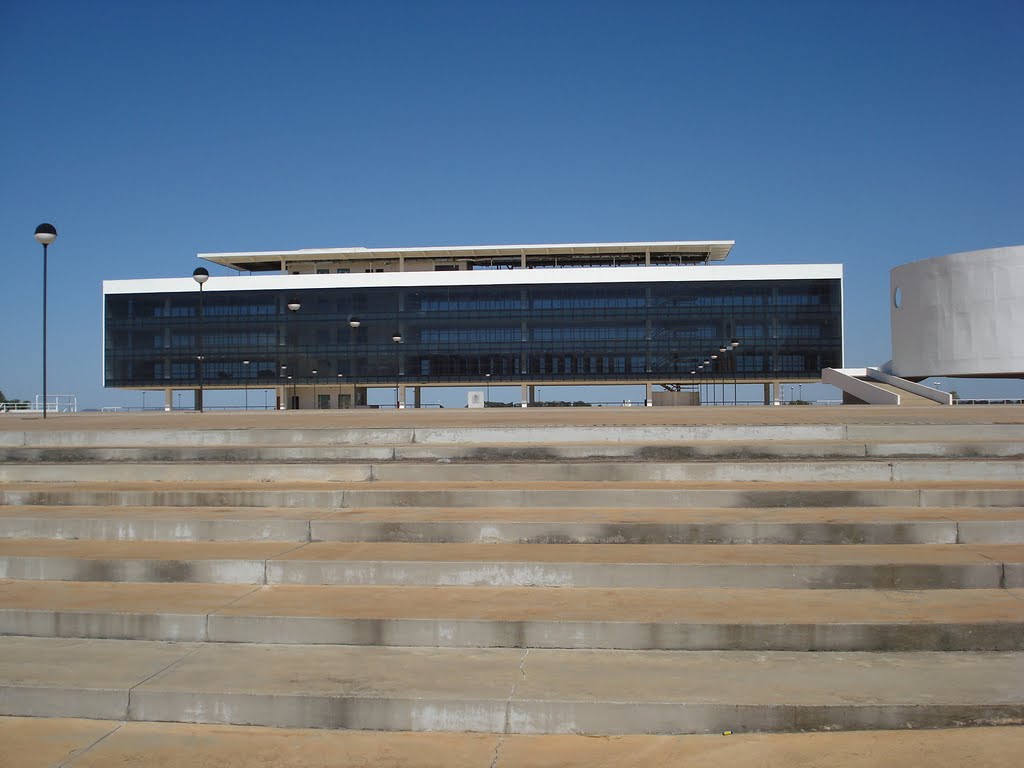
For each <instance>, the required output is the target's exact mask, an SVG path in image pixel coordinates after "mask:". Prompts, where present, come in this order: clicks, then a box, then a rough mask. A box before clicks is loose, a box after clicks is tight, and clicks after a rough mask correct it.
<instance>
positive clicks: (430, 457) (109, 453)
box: [0, 442, 1024, 464]
mask: <svg viewBox="0 0 1024 768" xmlns="http://www.w3.org/2000/svg"><path fill="white" fill-rule="evenodd" d="M864 457H867V458H874V459H885V458H906V457H921V458H957V459H964V458H970V459H986V458H1018V459H1019V458H1024V443H1021V442H989V443H976V442H972V443H938V442H922V443H855V442H839V443H798V444H793V443H776V444H772V443H767V442H765V443H760V444H754V445H747V444H744V443H716V444H704V445H701V444H695V445H634V444H628V443H627V444H600V443H592V444H589V445H531V446H523V447H517V446H479V445H476V446H474V445H451V446H449V445H437V446H433V445H398V446H393V447H392V446H386V447H383V446H382V447H375V446H275V445H267V446H259V445H254V446H231V447H223V448H218V447H212V448H210V447H206V448H204V447H199V446H176V447H170V448H160V447H111V448H102V447H100V448H76V447H58V448H13V447H8V448H4V447H0V462H3V463H19V464H29V463H56V464H60V463H63V464H73V463H85V464H89V463H97V462H135V463H138V462H166V463H171V462H193V461H212V462H240V461H245V462H283V461H284V462H296V461H298V462H301V461H310V462H320V463H323V462H330V461H350V462H381V461H438V460H448V461H469V462H491V463H495V462H519V463H526V462H546V461H566V460H568V461H607V460H614V461H653V462H684V461H708V460H723V461H730V460H745V461H751V460H756V461H760V460H766V459H768V460H770V459H810V460H821V459H852V458H864Z"/></svg>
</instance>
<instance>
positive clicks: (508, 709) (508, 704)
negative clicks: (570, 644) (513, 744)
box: [490, 648, 530, 768]
mask: <svg viewBox="0 0 1024 768" xmlns="http://www.w3.org/2000/svg"><path fill="white" fill-rule="evenodd" d="M529 655H530V649H529V648H527V649H526V653H524V654H523V658H521V659H520V660H519V675H521V676H522V677H524V678H525V677H526V670H525V669H524V667H525V666H526V657H527V656H529ZM519 680H520V678H519V676H517V677H516V679H515V681H514V682H513V683H512V690H511V691H509V694H508V699H507V700H506V701H505V725H504V730H503V731H502V733H501V735H500V736H499V737H498V743H497V744H495V745H494V757H493V758H492V759H491V765H490V768H498V760H499V759H500V758H501V747H502V745H503V744H504V743H505V736H507V735H508V733H509V727H510V723H509V720H510V718H511V716H512V699H513V698H515V695H516V688H518V687H519Z"/></svg>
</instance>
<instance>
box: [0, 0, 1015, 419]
mask: <svg viewBox="0 0 1024 768" xmlns="http://www.w3.org/2000/svg"><path fill="white" fill-rule="evenodd" d="M1022 31H1024V2H1020V0H976V1H975V2H943V1H942V0H921V1H920V2H910V1H909V0H908V1H904V2H899V1H895V0H888V1H884V2H882V1H879V2H872V1H870V0H865V1H864V2H827V1H826V0H814V1H811V0H807V1H804V0H791V1H788V2H787V1H785V0H778V1H776V2H766V1H763V0H752V1H751V2H742V1H740V0H736V1H734V2H728V1H725V2H685V1H684V0H679V1H677V2H642V1H639V0H634V1H633V2H597V1H595V2H585V1H584V0H579V1H578V2H558V1H557V0H538V1H537V2H487V1H486V0H475V1H471V2H442V1H441V0H438V1H437V2H387V1H381V0H378V1H377V2H305V1H302V0H293V1H292V2H288V3H284V2H274V3H271V2H234V1H230V0H222V1H221V2H216V1H214V2H188V1H181V2H173V3H172V2H163V3H161V2H146V3H141V2H99V1H96V2H84V1H82V2H49V1H47V0H31V2H26V1H24V0H4V2H3V3H0V152H2V155H0V157H2V164H0V253H2V255H3V275H4V279H3V281H2V288H0V290H2V291H3V299H2V301H0V322H2V326H0V327H2V328H3V343H2V346H0V349H2V352H0V389H2V390H3V391H4V392H5V393H6V394H7V395H8V396H18V397H24V398H30V397H32V396H34V395H35V394H36V393H38V392H40V391H41V374H40V369H41V362H40V360H41V358H40V340H41V319H40V318H41V264H40V262H41V248H40V246H38V245H37V244H36V243H35V241H34V240H33V239H32V233H33V231H34V228H35V226H36V225H37V224H39V223H40V222H43V221H49V222H53V223H54V224H55V225H56V226H57V228H58V230H59V231H60V238H59V239H58V241H57V243H56V244H55V245H54V246H52V247H51V249H50V280H49V291H50V315H49V340H50V356H49V360H50V363H49V387H48V388H49V390H50V392H69V393H75V394H77V395H78V396H79V402H80V405H82V406H83V407H90V406H92V407H95V406H99V405H106V404H117V403H127V404H137V399H138V395H133V394H130V393H125V392H122V391H119V390H108V391H105V390H103V388H102V386H101V370H102V369H101V357H102V349H101V344H102V342H101V287H100V283H101V281H102V280H103V279H118V278H142V277H167V276H177V275H181V276H185V275H189V274H191V272H192V270H193V269H194V267H195V266H196V265H197V262H196V259H195V254H196V253H197V252H201V251H203V252H205V251H240V250H261V249H292V248H303V247H311V246H328V247H331V246H348V245H364V246H388V245H449V244H450V245H461V244H474V243H504V242H516V243H521V242H579V241H607V240H612V241H616V240H658V239H682V240H688V239H734V240H735V241H736V247H735V249H734V250H733V255H732V257H731V262H732V263H739V264H744V263H791V262H840V263H842V264H844V266H845V270H846V331H847V343H846V350H847V364H850V365H864V364H876V363H881V362H884V361H886V360H888V359H889V353H890V350H889V329H888V317H889V316H888V297H887V293H888V272H889V269H890V268H891V267H893V266H895V265H897V264H901V263H904V262H907V261H912V260H916V259H922V258H927V257H930V256H936V255H941V254H946V253H954V252H957V251H964V250H973V249H977V248H987V247H995V246H1003V245H1017V244H1022V243H1024V151H1022V136H1024V90H1022V89H1024V85H1022V84H1024V54H1022V52H1021V32H1022ZM1006 387H1011V388H1012V389H1013V392H1014V393H1016V392H1019V391H1020V389H1021V386H1020V384H1019V382H1018V383H1014V384H1012V385H1010V384H1005V385H1003V388H1002V389H1001V390H1000V391H1006ZM963 389H964V388H963V387H961V391H963ZM1018 396H1020V395H1019V394H1018Z"/></svg>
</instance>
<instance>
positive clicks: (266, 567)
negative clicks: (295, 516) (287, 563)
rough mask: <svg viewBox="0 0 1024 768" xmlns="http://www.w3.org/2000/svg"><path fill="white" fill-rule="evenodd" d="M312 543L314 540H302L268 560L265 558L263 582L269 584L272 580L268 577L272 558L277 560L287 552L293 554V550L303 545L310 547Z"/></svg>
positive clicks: (295, 550)
mask: <svg viewBox="0 0 1024 768" xmlns="http://www.w3.org/2000/svg"><path fill="white" fill-rule="evenodd" d="M311 543H312V542H310V541H300V542H299V543H298V544H297V545H296V546H294V547H292V548H291V549H286V550H284V552H278V553H277V554H275V555H273V556H271V557H268V558H267V559H266V560H264V561H263V584H269V583H270V580H269V579H268V578H267V572H268V571H269V570H270V561H271V560H277V559H278V558H280V557H284V556H285V555H287V554H291V553H292V552H297V551H298V550H300V549H302V548H303V547H308V546H309V545H310V544H311ZM258 586H262V585H258Z"/></svg>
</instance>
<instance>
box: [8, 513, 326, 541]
mask: <svg viewBox="0 0 1024 768" xmlns="http://www.w3.org/2000/svg"><path fill="white" fill-rule="evenodd" d="M0 538H5V539H95V540H108V541H110V540H114V541H295V542H302V541H309V522H308V521H306V520H273V519H271V520H145V519H144V520H131V519H122V518H53V517H0Z"/></svg>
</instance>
